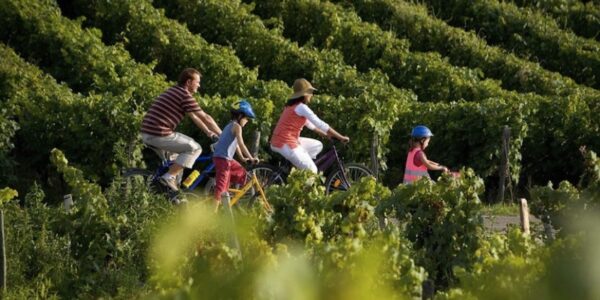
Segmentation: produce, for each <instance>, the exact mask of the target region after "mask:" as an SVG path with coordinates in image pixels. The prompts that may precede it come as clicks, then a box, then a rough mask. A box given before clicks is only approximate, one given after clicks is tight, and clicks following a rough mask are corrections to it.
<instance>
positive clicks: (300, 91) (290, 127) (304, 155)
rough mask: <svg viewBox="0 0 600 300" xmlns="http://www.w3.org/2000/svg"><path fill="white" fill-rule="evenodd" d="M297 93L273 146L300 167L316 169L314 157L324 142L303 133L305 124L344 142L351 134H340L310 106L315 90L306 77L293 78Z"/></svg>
mask: <svg viewBox="0 0 600 300" xmlns="http://www.w3.org/2000/svg"><path fill="white" fill-rule="evenodd" d="M293 88H294V93H293V94H292V96H291V97H290V99H289V100H288V102H287V103H286V105H285V108H284V109H283V113H282V114H281V116H280V117H279V121H277V125H276V126H275V130H273V135H272V137H271V150H273V151H274V152H277V153H279V154H281V155H282V156H283V157H285V159H287V160H288V161H290V162H291V163H292V164H293V165H294V166H296V167H297V168H299V169H308V170H311V171H313V172H314V173H317V172H318V170H317V166H316V165H315V163H314V162H313V159H315V158H316V157H317V154H319V153H320V152H321V150H323V144H322V143H321V142H319V141H317V140H315V139H310V138H304V137H300V132H301V131H302V129H303V128H304V126H306V127H308V129H311V130H313V131H314V132H316V133H318V134H319V135H321V136H323V137H333V138H336V139H338V140H340V141H342V142H343V143H347V142H348V141H350V138H349V137H347V136H344V135H341V134H339V133H338V132H337V131H335V129H333V128H331V127H330V126H329V125H328V124H327V123H325V122H323V121H322V120H321V119H319V117H317V115H316V114H315V113H314V112H313V111H312V110H311V109H310V108H309V107H308V104H310V101H311V99H312V96H313V92H314V91H316V90H317V89H315V88H314V87H313V86H312V85H311V84H310V82H308V80H306V79H304V78H300V79H296V81H294V86H293Z"/></svg>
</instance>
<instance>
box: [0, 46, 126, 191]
mask: <svg viewBox="0 0 600 300" xmlns="http://www.w3.org/2000/svg"><path fill="white" fill-rule="evenodd" d="M0 53H1V56H2V57H3V61H2V64H0V77H1V78H2V83H3V85H2V88H1V91H0V95H2V99H3V100H2V103H3V106H4V107H7V108H10V110H7V117H8V118H9V119H11V120H14V122H15V123H17V124H18V126H19V130H18V131H17V132H16V136H15V138H14V139H13V141H14V142H13V143H14V152H13V153H14V156H15V157H14V158H15V160H16V162H17V163H18V164H19V165H20V167H19V168H17V169H16V170H19V172H17V174H18V178H17V179H18V180H19V181H22V182H26V183H27V184H25V186H28V185H29V184H31V182H32V181H33V180H36V179H38V180H40V181H41V182H44V181H45V180H46V179H47V178H46V177H47V176H48V170H47V169H48V167H47V165H48V163H49V161H48V155H49V153H50V150H51V149H52V148H53V147H62V148H63V149H65V152H67V153H68V155H72V157H73V160H74V161H75V162H76V163H77V164H80V165H83V166H85V170H86V172H88V174H89V175H90V176H94V175H100V174H102V173H103V172H107V171H111V170H112V167H113V164H115V163H116V162H117V161H118V157H115V156H112V155H110V154H111V153H113V152H114V151H115V149H116V148H117V147H118V145H116V144H115V143H117V142H118V141H119V140H120V139H121V135H120V134H119V133H118V132H116V131H115V130H110V128H107V126H106V124H107V123H109V122H108V121H107V119H108V118H109V117H110V116H112V113H111V112H112V109H111V108H110V107H107V106H106V105H107V104H108V103H113V102H117V101H119V100H118V99H116V97H112V96H110V95H104V96H103V97H100V96H98V95H93V96H89V97H83V96H82V95H80V94H74V93H73V92H72V91H71V90H70V89H69V88H68V87H66V86H65V85H61V84H58V83H57V82H56V81H55V80H54V78H52V77H50V76H48V75H45V74H43V73H42V72H41V71H40V70H39V69H38V68H36V67H34V66H32V65H30V64H28V63H26V62H25V61H24V60H23V59H21V58H20V57H19V56H18V55H16V54H15V52H14V51H13V50H12V49H10V48H8V47H6V46H5V45H3V44H2V45H0ZM9 132H10V131H6V133H9ZM13 133H14V132H13ZM75 141H77V142H75ZM10 161H12V160H10Z"/></svg>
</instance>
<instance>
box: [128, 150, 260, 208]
mask: <svg viewBox="0 0 600 300" xmlns="http://www.w3.org/2000/svg"><path fill="white" fill-rule="evenodd" d="M146 147H147V148H149V149H152V150H153V151H154V152H156V153H157V154H158V156H159V158H160V159H161V162H160V164H159V166H158V168H157V169H155V170H149V169H142V168H129V169H126V170H124V172H123V183H122V187H123V188H124V189H125V191H124V193H125V194H126V195H127V194H129V190H130V187H131V182H132V181H134V180H137V181H138V182H140V183H143V185H144V186H145V189H146V190H148V191H150V192H153V193H162V194H166V195H167V197H168V198H169V199H170V200H171V201H172V202H174V203H175V204H179V203H180V202H181V199H180V196H181V195H183V197H185V198H200V197H203V198H209V197H212V196H213V194H214V185H215V181H214V177H215V165H214V163H213V160H212V153H207V154H202V155H200V156H199V157H198V158H197V159H196V161H195V162H194V168H192V169H191V170H185V171H184V172H182V173H181V174H180V176H178V178H177V181H178V182H179V183H181V182H182V178H187V177H188V176H190V174H191V173H192V172H194V171H198V172H199V175H198V176H197V177H196V178H195V179H194V180H193V181H191V182H190V184H189V185H187V186H181V188H180V192H175V191H172V190H171V189H169V188H168V187H166V186H164V185H163V184H162V183H160V182H159V178H160V176H162V175H163V174H165V173H166V172H167V171H168V170H169V167H170V166H171V164H173V161H174V159H175V157H176V156H175V155H174V154H173V153H171V152H168V151H164V150H161V149H158V148H155V147H152V146H148V145H147V146H146ZM247 174H248V175H247V178H246V182H256V183H257V184H259V185H260V181H259V180H258V179H257V178H256V176H255V175H254V173H253V172H252V171H251V170H249V171H248V172H247ZM201 184H202V192H201V193H200V195H198V193H197V190H196V189H197V188H198V186H199V185H201ZM251 188H252V187H249V188H248V189H247V190H246V192H247V191H248V190H250V189H251ZM258 190H259V193H260V195H259V196H260V197H261V200H263V201H262V202H263V203H264V202H266V197H265V196H264V190H263V186H261V188H260V189H258ZM242 196H243V194H242V195H241V196H240V199H241V198H243V197H242ZM253 198H254V197H250V199H249V201H250V202H253ZM240 199H237V200H236V202H237V201H238V200H240Z"/></svg>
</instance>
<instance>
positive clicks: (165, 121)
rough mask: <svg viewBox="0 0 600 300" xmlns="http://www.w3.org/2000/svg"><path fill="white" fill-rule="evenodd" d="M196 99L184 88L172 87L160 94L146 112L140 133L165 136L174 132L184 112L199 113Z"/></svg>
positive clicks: (199, 109)
mask: <svg viewBox="0 0 600 300" xmlns="http://www.w3.org/2000/svg"><path fill="white" fill-rule="evenodd" d="M201 110H202V108H200V106H199V105H198V102H196V99H194V97H193V96H192V95H191V94H190V92H189V91H188V90H187V89H185V88H184V87H180V86H174V87H171V88H169V89H168V90H167V91H166V92H164V93H162V94H161V95H160V96H158V98H156V100H154V103H152V106H151V107H150V109H149V110H148V112H146V115H145V116H144V120H143V121H142V132H143V133H147V134H151V135H157V136H167V135H170V134H172V133H173V132H174V131H175V127H177V125H179V123H180V122H181V120H183V117H184V116H185V113H186V112H192V111H201Z"/></svg>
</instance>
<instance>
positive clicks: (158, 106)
mask: <svg viewBox="0 0 600 300" xmlns="http://www.w3.org/2000/svg"><path fill="white" fill-rule="evenodd" d="M201 77H202V75H201V74H200V72H199V71H198V70H196V69H193V68H187V69H185V70H183V71H182V72H181V74H180V75H179V80H178V81H177V85H176V86H173V87H171V88H169V89H168V90H166V91H165V92H164V93H162V94H161V95H160V96H158V97H157V98H156V100H155V101H154V103H153V104H152V106H151V107H150V109H149V110H148V112H146V115H145V116H144V120H143V121H142V129H141V132H142V141H143V142H144V144H146V145H150V146H153V147H155V148H158V149H160V150H165V151H168V152H173V153H177V154H178V156H177V158H176V159H175V161H174V162H173V164H172V165H171V166H170V167H169V170H168V171H167V173H165V174H164V175H162V176H161V178H160V182H161V183H162V184H164V185H166V186H168V187H169V188H170V189H171V190H173V191H178V190H179V188H178V182H177V179H176V178H177V175H179V173H181V171H183V168H184V167H185V168H192V166H193V164H194V161H195V160H196V159H197V158H198V156H200V154H201V153H202V147H200V144H198V143H197V142H196V141H194V139H192V138H191V137H189V136H186V135H184V134H182V133H179V132H175V128H176V127H177V125H179V123H181V121H182V120H183V117H184V116H185V115H188V116H189V117H190V118H191V119H192V121H193V122H194V124H196V126H198V128H200V130H202V131H203V132H204V133H206V135H207V136H209V137H211V138H216V137H218V136H219V135H220V134H221V129H220V128H219V126H218V125H217V123H216V122H215V121H214V119H213V118H212V117H211V116H210V115H208V114H207V113H205V112H204V111H203V110H202V108H200V106H199V105H198V102H196V99H194V97H193V96H192V95H193V94H194V93H196V92H197V91H198V88H199V87H200V79H201Z"/></svg>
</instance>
